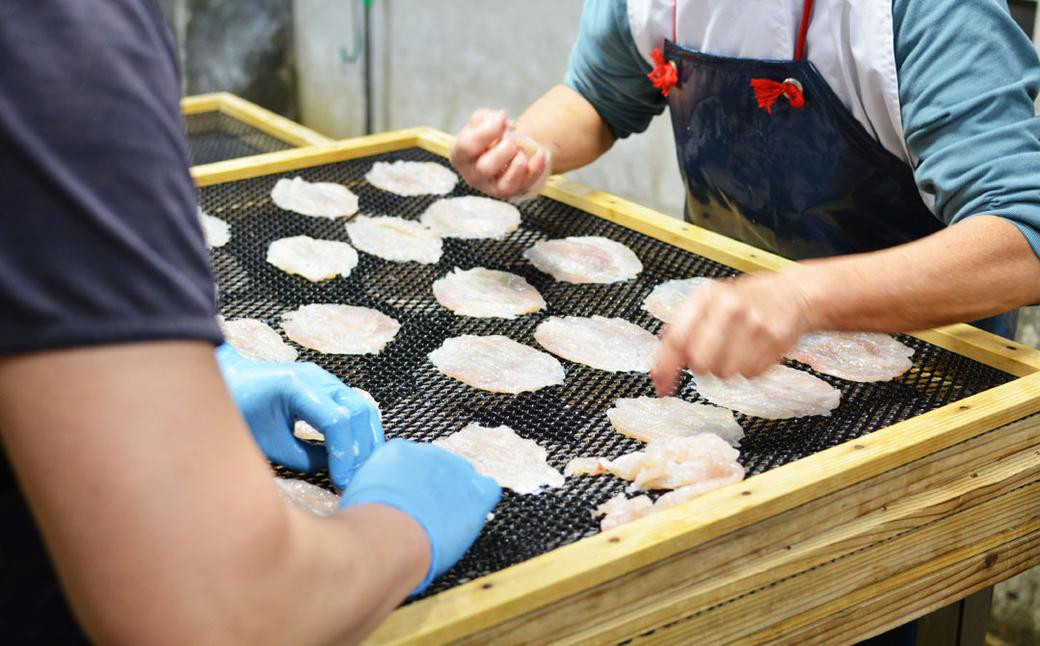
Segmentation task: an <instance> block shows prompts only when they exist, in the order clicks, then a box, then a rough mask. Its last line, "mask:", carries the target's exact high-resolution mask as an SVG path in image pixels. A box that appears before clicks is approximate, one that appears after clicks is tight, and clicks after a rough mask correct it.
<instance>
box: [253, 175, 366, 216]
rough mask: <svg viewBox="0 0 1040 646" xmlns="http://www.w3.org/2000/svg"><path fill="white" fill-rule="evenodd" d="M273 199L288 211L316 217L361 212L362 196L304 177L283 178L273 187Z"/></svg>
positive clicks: (330, 183)
mask: <svg viewBox="0 0 1040 646" xmlns="http://www.w3.org/2000/svg"><path fill="white" fill-rule="evenodd" d="M271 201H272V202H274V203H275V204H276V205H277V206H278V207H279V208H282V209H285V210H286V211H292V212H294V213H299V214H300V215H308V216H311V217H315V218H330V219H332V218H338V217H340V216H344V215H354V214H355V213H357V211H358V197H357V195H354V193H352V192H351V190H350V189H349V188H347V187H346V186H343V185H342V184H334V183H332V182H308V181H307V180H305V179H303V178H302V177H294V178H292V179H285V178H282V179H280V180H278V181H277V182H275V185H274V188H273V189H271Z"/></svg>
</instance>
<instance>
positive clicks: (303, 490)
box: [274, 478, 340, 516]
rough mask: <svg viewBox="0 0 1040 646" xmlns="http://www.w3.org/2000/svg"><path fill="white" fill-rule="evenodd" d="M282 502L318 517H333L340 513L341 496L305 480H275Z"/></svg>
mask: <svg viewBox="0 0 1040 646" xmlns="http://www.w3.org/2000/svg"><path fill="white" fill-rule="evenodd" d="M274 481H275V483H276V484H277V485H278V492H279V493H280V494H282V500H284V501H285V502H287V503H289V504H290V505H292V506H294V507H299V508H300V509H302V510H304V511H307V512H310V513H312V514H315V515H317V516H331V515H332V514H334V513H336V512H337V511H339V502H340V501H339V496H337V495H336V494H334V493H332V492H331V491H329V490H327V489H322V488H321V487H319V486H318V485H313V484H311V483H309V482H305V481H303V480H291V479H289V478H275V479H274Z"/></svg>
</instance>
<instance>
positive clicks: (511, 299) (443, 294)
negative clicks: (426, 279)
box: [433, 267, 545, 319]
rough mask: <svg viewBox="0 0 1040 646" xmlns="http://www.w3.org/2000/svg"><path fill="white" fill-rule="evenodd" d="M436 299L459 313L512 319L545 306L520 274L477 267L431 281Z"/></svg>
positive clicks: (535, 290) (457, 269) (456, 270)
mask: <svg viewBox="0 0 1040 646" xmlns="http://www.w3.org/2000/svg"><path fill="white" fill-rule="evenodd" d="M433 295H434V297H435V298H436V299H437V302H438V303H440V304H441V305H443V306H444V307H446V308H448V309H449V310H451V311H453V312H455V313H456V314H458V315H460V316H473V317H478V318H506V319H512V318H516V317H517V316H521V315H523V314H531V313H533V312H537V311H539V310H541V309H543V308H544V307H545V299H543V298H542V295H541V294H539V293H538V290H537V289H535V288H534V287H532V286H531V284H530V283H528V282H527V281H526V280H524V278H523V277H522V276H517V275H516V274H511V273H509V272H507V271H496V270H494V269H484V268H483V267H477V268H475V269H467V270H466V271H463V270H461V269H459V268H457V267H456V268H455V271H453V272H452V273H450V274H448V275H447V276H445V277H444V278H441V279H439V280H436V281H434V283H433Z"/></svg>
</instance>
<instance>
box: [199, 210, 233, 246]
mask: <svg viewBox="0 0 1040 646" xmlns="http://www.w3.org/2000/svg"><path fill="white" fill-rule="evenodd" d="M199 222H200V223H201V224H202V235H203V237H204V238H205V239H206V246H207V247H209V248H210V249H213V248H215V247H223V246H224V245H226V244H227V243H228V242H229V241H230V240H231V227H230V225H228V223H227V222H225V221H223V220H221V219H220V218H217V217H213V216H212V215H210V214H208V213H206V212H205V211H203V210H202V209H199Z"/></svg>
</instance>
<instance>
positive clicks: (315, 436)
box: [293, 388, 383, 442]
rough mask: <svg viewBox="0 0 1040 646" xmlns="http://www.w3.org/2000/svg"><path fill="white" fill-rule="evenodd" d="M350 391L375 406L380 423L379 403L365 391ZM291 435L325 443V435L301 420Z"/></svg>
mask: <svg viewBox="0 0 1040 646" xmlns="http://www.w3.org/2000/svg"><path fill="white" fill-rule="evenodd" d="M351 390H353V391H354V392H356V393H357V394H359V395H361V396H362V397H364V398H365V399H367V400H368V402H369V403H370V404H372V405H373V406H375V409H376V412H377V413H378V414H379V420H380V421H382V419H383V411H382V409H381V408H380V407H379V402H377V401H376V400H375V397H373V396H372V395H370V394H369V393H368V392H367V391H365V390H362V389H360V388H352V389H351ZM293 435H295V436H296V437H298V438H300V439H301V440H311V441H313V442H324V441H325V435H324V434H323V433H321V432H320V431H318V429H316V428H314V427H313V426H311V425H310V424H308V423H307V422H305V421H303V420H302V419H301V420H297V421H296V424H295V425H294V426H293Z"/></svg>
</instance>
